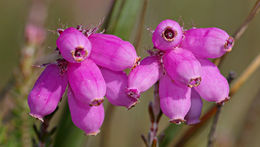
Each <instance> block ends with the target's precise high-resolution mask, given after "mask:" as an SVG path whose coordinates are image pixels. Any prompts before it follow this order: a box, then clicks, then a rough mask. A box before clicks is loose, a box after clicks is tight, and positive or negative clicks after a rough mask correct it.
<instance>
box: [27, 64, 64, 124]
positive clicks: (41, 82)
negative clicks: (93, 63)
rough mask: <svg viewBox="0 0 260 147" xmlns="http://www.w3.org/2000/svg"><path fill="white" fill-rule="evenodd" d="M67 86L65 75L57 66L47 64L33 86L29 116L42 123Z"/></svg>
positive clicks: (30, 95) (53, 108)
mask: <svg viewBox="0 0 260 147" xmlns="http://www.w3.org/2000/svg"><path fill="white" fill-rule="evenodd" d="M67 84H68V80H67V75H66V74H64V73H62V72H61V71H60V69H59V66H58V65H57V64H49V65H48V66H47V67H46V68H45V70H44V71H43V72H42V74H41V75H40V77H39V78H38V80H37V81H36V83H35V84H34V86H33V89H32V90H31V92H30V94H29V96H28V105H29V107H30V110H31V112H30V115H31V116H33V117H35V118H38V119H39V120H41V121H43V117H44V116H46V115H49V114H51V113H52V112H54V110H55V109H56V107H57V106H58V103H59V102H60V100H61V98H62V95H63V93H64V92H65V89H66V86H67Z"/></svg>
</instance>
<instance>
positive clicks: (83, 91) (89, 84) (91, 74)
mask: <svg viewBox="0 0 260 147" xmlns="http://www.w3.org/2000/svg"><path fill="white" fill-rule="evenodd" d="M68 79H69V84H70V86H71V89H72V91H73V93H74V95H75V98H76V99H77V100H78V101H79V102H81V103H84V104H86V105H91V106H95V105H100V104H101V103H102V102H103V101H104V96H105V94H106V83H105V80H104V78H103V76H102V74H101V71H100V69H99V68H98V66H97V65H96V64H95V63H94V62H93V61H92V60H91V59H86V60H85V61H83V62H81V63H69V66H68Z"/></svg>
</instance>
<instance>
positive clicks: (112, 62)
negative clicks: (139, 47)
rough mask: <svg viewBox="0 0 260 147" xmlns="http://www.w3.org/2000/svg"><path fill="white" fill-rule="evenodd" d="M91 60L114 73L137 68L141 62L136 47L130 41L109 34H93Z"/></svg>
mask: <svg viewBox="0 0 260 147" xmlns="http://www.w3.org/2000/svg"><path fill="white" fill-rule="evenodd" d="M89 40H90V42H91V43H92V53H91V55H90V58H91V59H92V60H93V61H94V62H95V63H96V64H98V65H99V66H102V67H105V68H108V69H110V70H113V71H122V70H125V69H127V68H132V67H134V66H135V64H136V62H138V61H139V57H138V56H137V55H136V51H135V48H134V46H133V45H132V44H131V43H129V42H128V41H124V40H122V39H121V38H119V37H117V36H114V35H108V34H99V33H97V34H92V35H90V36H89Z"/></svg>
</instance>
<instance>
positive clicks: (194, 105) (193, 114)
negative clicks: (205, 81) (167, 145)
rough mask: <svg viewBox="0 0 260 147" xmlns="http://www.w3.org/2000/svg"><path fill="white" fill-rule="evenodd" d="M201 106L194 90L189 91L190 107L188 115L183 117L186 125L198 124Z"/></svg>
mask: <svg viewBox="0 0 260 147" xmlns="http://www.w3.org/2000/svg"><path fill="white" fill-rule="evenodd" d="M202 106H203V102H202V100H201V98H200V95H199V94H198V93H197V92H196V90H195V89H191V107H190V110H189V112H188V114H187V115H186V116H185V120H186V123H187V124H188V125H194V124H197V123H199V122H200V115H201V110H202Z"/></svg>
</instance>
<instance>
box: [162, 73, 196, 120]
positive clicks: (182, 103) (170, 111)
mask: <svg viewBox="0 0 260 147" xmlns="http://www.w3.org/2000/svg"><path fill="white" fill-rule="evenodd" d="M190 94H191V88H189V87H187V86H184V85H180V84H177V83H176V82H173V81H172V80H171V78H170V77H168V76H167V75H165V76H163V77H162V78H161V79H160V84H159V96H160V106H161V110H162V112H163V113H164V114H165V115H166V116H167V117H169V118H170V121H171V122H172V123H177V124H178V123H181V122H184V117H185V115H186V114H187V113H188V111H189V109H190V106H191V100H190Z"/></svg>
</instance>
